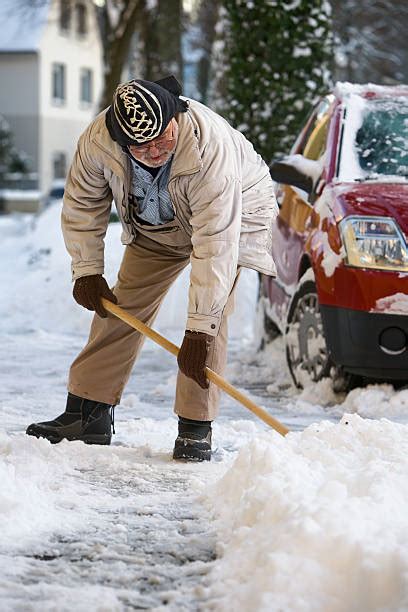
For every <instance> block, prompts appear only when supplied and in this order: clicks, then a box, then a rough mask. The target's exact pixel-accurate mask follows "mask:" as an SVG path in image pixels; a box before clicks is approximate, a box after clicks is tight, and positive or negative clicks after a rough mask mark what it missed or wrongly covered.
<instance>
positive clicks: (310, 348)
mask: <svg viewBox="0 0 408 612" xmlns="http://www.w3.org/2000/svg"><path fill="white" fill-rule="evenodd" d="M305 276H306V278H305V279H304V280H303V282H302V279H301V281H300V284H299V287H298V289H297V291H296V293H295V294H294V296H293V299H292V303H291V306H290V309H289V316H288V324H287V328H286V334H285V344H286V359H287V363H288V366H289V371H290V373H291V376H292V378H293V382H294V383H295V385H296V386H297V387H298V388H300V389H302V388H304V387H307V386H308V385H310V384H311V383H314V382H318V381H319V380H321V379H322V378H325V377H327V376H330V369H331V367H332V365H333V364H332V362H331V360H330V357H329V353H328V350H327V346H326V339H325V337H324V332H323V325H322V318H321V315H320V308H319V300H318V297H317V289H316V284H315V282H314V280H312V279H311V276H312V271H311V270H308V272H307V273H306V275H305Z"/></svg>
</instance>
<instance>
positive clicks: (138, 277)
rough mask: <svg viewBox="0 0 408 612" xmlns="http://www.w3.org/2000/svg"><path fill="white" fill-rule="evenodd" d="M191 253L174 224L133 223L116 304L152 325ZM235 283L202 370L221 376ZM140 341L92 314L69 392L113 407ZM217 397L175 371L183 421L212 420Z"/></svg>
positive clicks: (134, 334) (116, 323)
mask: <svg viewBox="0 0 408 612" xmlns="http://www.w3.org/2000/svg"><path fill="white" fill-rule="evenodd" d="M191 250H192V246H191V239H190V237H189V236H188V235H187V233H186V232H185V231H184V230H183V228H182V227H181V226H180V224H179V223H178V221H177V219H175V220H174V221H171V222H170V223H166V224H164V225H159V226H149V225H144V224H143V225H140V224H138V234H137V238H136V240H135V241H134V242H133V243H132V244H130V245H128V246H127V247H126V249H125V254H124V257H123V260H122V263H121V267H120V270H119V274H118V280H117V282H116V285H115V287H114V288H113V292H114V293H115V295H116V297H117V298H118V305H119V306H120V307H121V308H123V309H124V310H127V311H128V312H129V313H131V314H132V315H134V316H136V317H137V318H138V319H140V320H141V321H143V323H146V324H147V325H151V324H152V323H153V321H154V319H155V317H156V315H157V312H158V310H159V307H160V305H161V303H162V301H163V298H164V296H165V294H166V293H167V291H168V289H169V288H170V286H171V284H172V283H173V282H174V281H175V279H176V278H177V276H178V275H179V274H180V272H181V271H182V270H183V269H184V268H185V267H186V266H187V265H188V263H189V260H190V253H191ZM237 279H238V275H237ZM237 279H236V281H235V283H234V287H233V289H232V291H231V294H230V296H229V298H228V301H227V304H226V306H225V308H224V312H223V317H222V322H221V326H220V330H219V333H218V336H217V337H216V338H215V339H214V342H212V343H211V348H210V350H209V354H208V358H207V366H208V367H210V368H211V369H213V370H215V371H216V372H218V373H219V374H221V375H222V374H223V372H224V370H225V365H226V356H227V316H228V315H229V314H231V312H232V311H233V307H234V292H235V287H236V284H237ZM143 342H144V336H143V335H142V334H140V333H139V332H138V331H136V330H134V329H133V328H131V327H130V326H129V325H127V324H126V323H123V322H122V321H120V320H119V319H118V318H116V317H115V316H113V315H111V314H109V315H108V317H107V318H106V319H102V318H101V317H99V316H98V315H95V316H94V318H93V321H92V326H91V331H90V336H89V339H88V343H87V344H86V346H85V348H84V349H83V350H82V351H81V353H80V354H79V355H78V357H77V358H76V359H75V360H74V362H73V363H72V366H71V369H70V373H69V382H68V391H69V392H70V393H73V394H74V395H78V396H80V397H86V398H89V399H92V400H96V401H99V402H104V403H106V404H111V405H116V404H118V403H119V402H120V398H121V395H122V392H123V389H124V387H125V385H126V383H127V381H128V379H129V376H130V373H131V370H132V367H133V364H134V362H135V360H136V358H137V356H138V355H139V353H140V350H141V348H142V345H143ZM163 350H164V349H163ZM219 393H220V392H219V389H218V387H216V385H214V384H213V383H210V385H209V388H208V389H202V388H201V387H200V386H199V385H198V384H197V383H196V382H194V381H193V380H192V379H190V378H187V377H186V376H184V374H182V373H181V372H180V371H179V372H178V376H177V386H176V397H175V405H174V412H175V413H176V414H177V415H180V416H183V417H185V418H188V419H195V420H202V421H212V420H214V418H215V417H216V415H217V412H218V404H219Z"/></svg>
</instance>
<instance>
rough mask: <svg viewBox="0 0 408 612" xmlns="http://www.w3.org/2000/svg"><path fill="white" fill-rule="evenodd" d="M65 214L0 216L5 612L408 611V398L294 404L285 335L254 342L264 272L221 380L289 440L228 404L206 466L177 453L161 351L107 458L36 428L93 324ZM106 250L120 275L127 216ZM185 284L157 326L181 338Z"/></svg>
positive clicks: (148, 363)
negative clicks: (76, 286) (39, 436)
mask: <svg viewBox="0 0 408 612" xmlns="http://www.w3.org/2000/svg"><path fill="white" fill-rule="evenodd" d="M58 217H59V214H58V209H57V207H56V208H54V209H51V210H48V211H46V212H45V213H44V214H43V215H42V216H41V217H40V218H39V219H38V220H37V222H36V223H35V225H33V220H32V218H30V217H24V216H23V217H0V258H1V261H2V265H1V268H0V283H1V287H2V293H1V295H0V322H1V323H0V328H1V343H0V355H1V364H2V368H1V372H0V417H1V426H0V482H1V483H2V484H1V488H0V518H1V525H2V530H1V535H0V609H1V610H2V611H3V610H6V611H7V610H21V611H23V610H24V611H26V610H35V611H43V610H57V611H60V610H64V611H65V610H72V609H76V610H84V611H85V610H87V611H89V610H101V611H102V610H106V611H116V610H118V611H122V610H162V609H163V610H186V611H193V610H203V611H206V610H225V611H230V610H234V611H235V610H236V611H237V612H252V611H254V610H264V611H268V612H269V611H278V610H285V611H286V610H293V611H296V612H297V611H309V610H310V611H311V610H313V611H319V612H337V611H339V612H340V611H343V610H344V611H350V610H353V611H354V610H355V611H356V612H357V610H359V611H361V610H364V611H371V610H373V611H374V610H382V611H383V612H385V611H390V610H395V611H397V610H398V611H400V612H402V611H403V610H407V609H408V587H407V585H408V546H407V544H406V542H407V541H408V503H407V500H408V477H407V467H408V466H407V457H408V453H407V451H408V448H407V446H408V442H407V438H408V428H407V425H406V423H407V422H408V390H406V391H400V392H398V393H397V392H395V391H394V390H393V389H392V388H391V387H388V386H385V385H382V386H373V387H370V388H368V389H356V390H355V391H353V392H352V393H350V394H349V395H348V397H339V396H337V397H336V396H333V394H332V393H331V391H330V389H329V386H328V385H327V383H325V382H323V383H321V384H319V385H315V386H314V387H313V389H307V390H305V391H304V392H303V393H302V394H300V395H299V394H298V393H296V392H295V390H294V389H293V387H292V386H291V385H290V381H289V378H288V374H287V372H286V367H285V364H284V354H283V350H282V345H281V342H280V341H277V342H276V343H274V344H273V345H270V346H269V347H267V349H266V351H264V352H263V353H257V352H256V350H255V348H254V346H255V344H254V341H253V329H252V328H253V320H254V307H255V295H256V275H255V274H252V273H250V272H247V271H245V274H244V275H243V278H242V279H241V281H240V284H241V286H240V289H239V295H238V303H237V312H236V314H235V315H234V318H233V320H232V321H231V335H232V340H231V351H230V366H229V370H228V379H229V380H230V381H231V382H232V383H233V384H235V385H236V386H238V387H239V388H241V389H242V390H245V392H246V393H248V394H250V395H251V397H252V398H253V399H254V400H255V401H257V402H258V403H260V404H262V405H263V406H264V407H266V408H267V409H268V410H269V411H270V412H271V414H273V415H274V416H275V417H276V418H278V419H279V420H281V421H282V422H283V423H285V424H286V425H287V426H288V427H289V428H290V429H291V430H292V431H293V433H291V434H289V436H287V437H286V438H282V437H281V436H279V435H278V434H276V433H275V432H271V431H268V428H267V427H266V426H265V425H264V424H263V423H262V422H260V421H259V420H258V419H256V417H254V416H253V415H252V414H251V413H249V412H248V411H247V410H246V409H244V408H242V407H240V406H238V405H237V404H235V403H234V402H233V400H230V399H229V398H227V397H224V398H223V401H222V407H221V415H220V418H219V419H218V420H217V422H216V424H215V426H214V439H215V446H216V450H215V453H214V460H213V461H212V462H211V463H210V464H205V465H202V464H199V465H188V464H186V465H184V464H180V463H175V462H173V461H172V460H171V450H172V445H173V441H174V437H175V433H176V419H175V417H174V416H173V415H172V403H173V395H174V387H175V376H176V366H175V360H174V358H173V357H172V356H170V355H167V354H166V353H164V351H163V350H162V349H160V348H158V347H156V346H155V345H153V344H152V343H150V342H147V343H146V345H145V347H144V351H143V353H142V357H141V359H140V360H139V363H138V365H137V366H136V368H135V372H134V374H133V376H132V378H131V381H130V383H129V386H128V388H127V391H126V394H125V395H124V397H123V400H122V404H121V406H120V407H118V408H117V411H116V431H117V434H116V436H115V437H114V443H113V444H112V445H111V446H110V447H107V448H104V447H95V446H86V445H83V444H81V443H76V442H75V443H68V442H63V443H61V444H59V445H55V446H52V445H50V444H48V442H46V441H43V440H36V439H33V438H29V437H27V436H26V435H25V434H24V430H25V428H26V426H27V424H29V423H30V422H32V421H34V420H40V419H41V420H43V419H45V418H52V417H54V416H56V415H57V414H59V412H61V411H62V410H63V407H64V403H65V395H66V392H65V383H66V375H67V370H68V367H69V364H70V362H71V361H72V359H73V357H74V356H75V355H76V354H77V353H78V351H79V350H80V348H81V347H82V346H83V344H84V342H85V339H86V335H87V330H88V326H89V320H90V315H89V313H88V312H87V311H85V310H83V309H81V308H80V307H78V306H76V305H75V303H74V302H73V301H72V299H71V298H70V291H71V287H70V274H69V260H68V257H67V255H66V254H65V251H64V247H63V244H62V239H61V235H60V230H59V219H58ZM106 242H107V261H108V266H107V276H108V278H109V280H110V281H111V282H114V278H115V271H116V269H117V266H118V263H119V261H120V257H121V252H122V247H121V245H120V242H119V228H118V227H117V226H116V225H113V226H110V228H109V233H108V236H107V241H106ZM186 286H187V276H186V275H184V276H183V277H181V278H180V279H179V281H178V282H177V283H176V285H175V287H174V288H173V290H172V291H171V292H170V294H169V296H168V297H167V299H166V300H167V301H166V304H165V305H164V306H163V308H162V313H161V315H160V317H159V319H158V321H157V324H156V325H155V327H156V329H158V330H159V331H161V333H164V334H165V335H166V336H168V337H169V338H170V339H171V340H172V341H174V342H176V343H179V342H180V340H181V338H182V334H183V321H181V322H180V313H185V309H186ZM176 322H177V323H176ZM345 412H346V413H356V414H349V415H348V416H345V417H343V414H344V413H345ZM362 417H364V418H362ZM380 417H386V419H382V420H380ZM387 419H390V420H387ZM240 449H241V450H240Z"/></svg>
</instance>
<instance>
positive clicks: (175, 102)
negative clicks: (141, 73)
mask: <svg viewBox="0 0 408 612" xmlns="http://www.w3.org/2000/svg"><path fill="white" fill-rule="evenodd" d="M180 95H181V85H180V83H179V82H178V81H177V79H176V78H175V77H174V76H169V77H166V78H164V79H160V80H159V81H155V82H153V81H143V80H141V79H134V80H132V81H128V82H127V83H122V84H121V85H119V86H118V87H117V89H116V91H115V93H114V95H113V101H112V104H111V106H110V107H109V108H108V110H107V112H106V116H105V121H106V127H107V128H108V131H109V134H110V136H111V138H112V139H113V140H115V141H116V142H118V143H119V144H120V145H121V146H122V147H126V146H129V145H133V146H137V145H143V144H144V143H145V142H149V141H150V140H153V139H154V138H157V137H158V136H160V134H162V133H163V132H164V130H165V129H166V127H167V125H168V123H169V121H170V120H171V119H172V118H173V117H174V116H175V115H176V114H177V113H180V112H181V113H184V112H186V110H187V108H188V103H187V102H186V101H184V100H181V99H180V98H179V96H180Z"/></svg>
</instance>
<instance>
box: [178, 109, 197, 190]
mask: <svg viewBox="0 0 408 612" xmlns="http://www.w3.org/2000/svg"><path fill="white" fill-rule="evenodd" d="M177 123H178V126H179V132H178V142H177V147H176V150H175V152H174V158H173V163H172V165H171V172H170V180H171V179H173V178H175V177H176V176H180V175H183V174H195V173H196V172H198V171H199V170H201V168H202V167H203V160H202V158H201V155H200V151H199V148H198V142H199V136H200V134H199V128H198V124H197V123H196V122H195V120H194V118H193V116H192V114H191V113H190V111H187V112H186V113H179V115H178V117H177Z"/></svg>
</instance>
